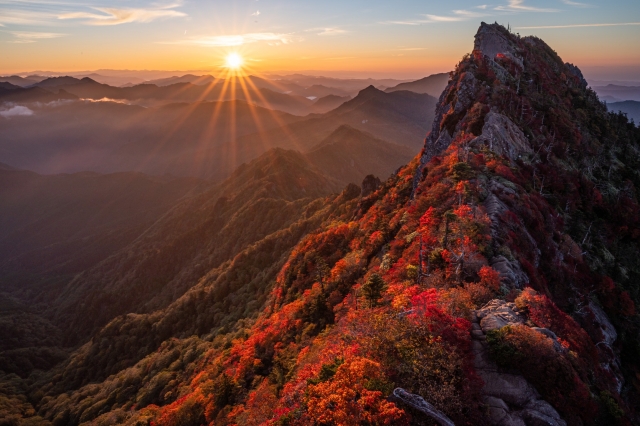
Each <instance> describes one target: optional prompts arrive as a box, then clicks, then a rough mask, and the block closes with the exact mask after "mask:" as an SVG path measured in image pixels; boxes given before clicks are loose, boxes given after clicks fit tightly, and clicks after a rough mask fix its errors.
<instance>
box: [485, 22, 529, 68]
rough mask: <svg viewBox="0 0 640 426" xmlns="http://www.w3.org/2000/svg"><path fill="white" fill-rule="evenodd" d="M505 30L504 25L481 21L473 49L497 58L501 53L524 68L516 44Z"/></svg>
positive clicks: (491, 57)
mask: <svg viewBox="0 0 640 426" xmlns="http://www.w3.org/2000/svg"><path fill="white" fill-rule="evenodd" d="M503 31H505V29H504V27H502V26H500V25H498V24H486V23H484V22H483V23H481V24H480V28H479V29H478V32H477V33H476V35H475V43H474V46H473V50H474V51H478V52H482V54H483V55H485V56H487V57H489V58H490V59H495V58H496V56H497V55H498V54H499V53H500V54H502V55H504V56H506V57H508V58H509V59H511V60H512V61H514V62H515V63H517V64H518V65H519V66H520V68H523V63H522V59H520V58H519V57H518V55H517V52H516V49H515V46H514V45H513V43H512V42H511V41H509V39H508V38H507V36H506V35H505V34H503Z"/></svg>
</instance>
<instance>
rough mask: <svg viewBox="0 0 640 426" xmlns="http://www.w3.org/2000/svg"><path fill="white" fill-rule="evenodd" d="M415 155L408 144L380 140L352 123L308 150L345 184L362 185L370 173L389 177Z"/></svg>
mask: <svg viewBox="0 0 640 426" xmlns="http://www.w3.org/2000/svg"><path fill="white" fill-rule="evenodd" d="M415 155H416V152H415V150H413V149H411V148H409V147H407V146H404V145H397V144H393V143H389V142H386V141H383V140H381V139H377V138H375V137H374V136H373V135H371V134H369V133H365V132H362V131H360V130H356V129H354V128H353V127H350V126H348V125H343V126H340V127H338V128H337V129H336V130H335V131H334V132H333V133H331V134H330V135H329V136H328V137H327V138H325V139H324V140H323V141H322V142H320V143H319V144H318V145H316V146H314V147H312V148H311V149H309V150H308V151H307V152H306V153H305V156H306V157H307V158H308V159H309V161H310V162H311V163H313V164H314V165H315V166H316V167H317V168H318V169H319V170H322V172H323V173H324V174H326V175H327V176H331V177H332V178H334V179H336V180H338V181H340V182H342V183H343V185H345V186H346V184H348V183H354V184H357V185H360V183H361V182H362V180H363V179H364V178H365V176H367V175H370V174H373V175H376V176H379V177H380V178H383V179H385V178H387V177H388V176H390V175H391V173H393V172H394V171H395V170H396V169H397V168H398V167H400V166H402V165H404V164H407V163H408V162H409V161H410V160H411V159H412V158H413V157H414V156H415Z"/></svg>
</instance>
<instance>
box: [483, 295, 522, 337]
mask: <svg viewBox="0 0 640 426" xmlns="http://www.w3.org/2000/svg"><path fill="white" fill-rule="evenodd" d="M476 315H477V317H478V319H479V320H480V327H481V328H482V331H483V332H484V333H488V332H489V331H491V330H496V329H498V328H502V327H504V326H506V325H513V324H524V322H525V318H524V316H523V315H521V314H520V312H518V308H517V307H516V304H515V303H509V302H505V301H504V300H499V299H494V300H492V301H490V302H489V303H487V304H486V305H484V306H483V307H482V309H480V310H478V311H477V312H476Z"/></svg>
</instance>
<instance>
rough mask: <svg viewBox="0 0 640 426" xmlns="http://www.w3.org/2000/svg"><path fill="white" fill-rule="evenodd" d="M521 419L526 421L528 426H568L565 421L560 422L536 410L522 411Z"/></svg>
mask: <svg viewBox="0 0 640 426" xmlns="http://www.w3.org/2000/svg"><path fill="white" fill-rule="evenodd" d="M519 417H521V418H522V419H523V420H524V422H525V424H526V425H527V426H560V425H562V426H566V423H565V422H564V421H562V420H561V421H558V420H556V419H554V418H553V417H550V416H547V415H545V414H542V413H541V412H539V411H535V410H522V412H520V416H519Z"/></svg>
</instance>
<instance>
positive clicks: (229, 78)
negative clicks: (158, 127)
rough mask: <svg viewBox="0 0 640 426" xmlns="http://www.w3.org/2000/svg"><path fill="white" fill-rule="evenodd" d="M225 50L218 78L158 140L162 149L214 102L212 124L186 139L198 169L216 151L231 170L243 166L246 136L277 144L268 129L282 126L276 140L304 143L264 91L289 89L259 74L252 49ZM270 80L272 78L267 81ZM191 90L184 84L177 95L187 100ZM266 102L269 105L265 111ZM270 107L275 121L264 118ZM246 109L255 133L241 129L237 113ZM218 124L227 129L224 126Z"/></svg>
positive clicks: (264, 145)
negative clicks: (242, 139) (253, 62)
mask: <svg viewBox="0 0 640 426" xmlns="http://www.w3.org/2000/svg"><path fill="white" fill-rule="evenodd" d="M220 53H221V54H220V56H218V61H219V62H218V64H219V65H218V69H219V72H218V73H217V74H218V75H216V78H215V80H214V81H212V82H211V83H210V84H208V85H207V86H206V88H204V89H203V90H202V92H201V93H200V95H199V96H198V99H197V100H196V101H195V102H191V103H190V105H189V106H188V107H186V108H185V109H184V110H183V111H182V112H181V113H180V115H179V116H178V117H176V118H175V119H173V120H172V122H171V123H170V124H169V126H168V128H167V131H166V132H165V134H164V137H162V138H161V140H158V141H157V149H158V150H161V149H162V148H163V147H166V146H167V144H169V143H171V142H170V141H171V140H173V139H174V137H175V135H176V133H177V132H178V131H179V129H181V128H182V125H183V124H184V123H185V122H186V121H187V120H188V119H189V118H190V117H191V116H192V115H193V114H196V113H197V111H198V110H200V111H202V109H201V108H203V107H204V108H206V106H205V104H207V103H209V105H211V106H212V108H211V111H210V114H211V117H210V119H209V121H208V124H207V126H206V127H205V128H204V129H203V131H202V132H201V133H200V134H199V135H192V136H191V137H196V138H197V140H195V141H186V140H185V141H184V142H185V143H189V144H191V145H192V146H193V147H194V156H193V158H192V160H191V161H193V165H192V167H193V169H194V170H198V172H200V171H202V170H206V169H207V168H208V167H209V166H208V164H207V163H208V161H207V159H208V158H210V156H211V154H212V153H213V155H215V156H216V157H218V158H220V157H226V159H227V161H228V163H229V165H230V170H233V169H235V167H237V166H239V162H242V161H246V160H248V158H244V156H243V154H242V153H243V151H244V150H245V149H246V148H247V147H246V146H244V145H245V144H246V143H247V140H246V137H247V136H249V137H250V141H251V142H250V143H251V144H252V145H256V146H262V150H263V151H266V150H268V149H269V148H272V147H273V146H272V145H273V141H271V142H268V141H267V139H269V138H268V137H266V136H265V135H266V133H265V132H268V131H272V130H276V129H279V132H280V133H281V139H282V140H281V141H279V142H277V143H276V145H277V146H288V147H292V146H293V147H295V148H296V149H302V144H301V141H300V140H299V139H298V137H297V136H296V135H295V134H294V132H292V131H291V129H290V128H289V126H288V124H287V121H286V120H283V117H282V112H280V111H278V110H277V109H275V108H273V107H272V106H271V103H270V101H269V100H268V99H267V97H265V95H264V93H263V91H264V90H267V91H268V90H271V91H275V92H280V93H285V92H286V91H287V89H286V88H285V87H284V86H282V85H281V84H279V83H278V81H277V80H265V79H263V78H262V77H259V76H257V75H256V74H257V72H256V71H257V70H255V69H252V67H251V63H252V60H251V59H250V57H248V56H246V54H247V52H241V51H238V50H234V51H228V50H227V51H225V52H220ZM267 81H268V84H267V85H266V87H265V82H267ZM191 88H192V86H191ZM189 90H190V85H185V86H184V87H183V88H182V89H181V90H179V91H177V93H176V95H175V99H173V101H174V102H183V100H182V97H183V96H186V94H187V92H188V91H189ZM211 103H212V104H211ZM261 108H265V109H266V111H262V112H260V111H259V109H261ZM265 112H266V113H267V115H268V116H270V117H271V120H267V121H269V122H270V124H267V123H265V122H264V120H265V118H266V117H265V115H264V113H265ZM246 114H249V116H250V117H251V120H252V121H253V123H254V126H255V129H256V131H255V132H254V133H250V134H246V133H245V132H243V131H242V130H240V129H238V126H239V125H241V124H240V122H239V121H238V118H239V117H238V115H241V116H246ZM274 124H275V126H274ZM220 126H222V127H223V128H224V129H221V128H220ZM216 129H217V130H223V131H222V132H219V131H216ZM239 130H240V131H239ZM238 131H239V132H238ZM221 133H222V134H224V136H223V135H221ZM238 133H241V134H242V133H245V136H244V137H243V138H244V139H245V140H244V143H241V142H240V140H238V137H239V135H238ZM251 135H253V137H251ZM205 174H206V173H205Z"/></svg>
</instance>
